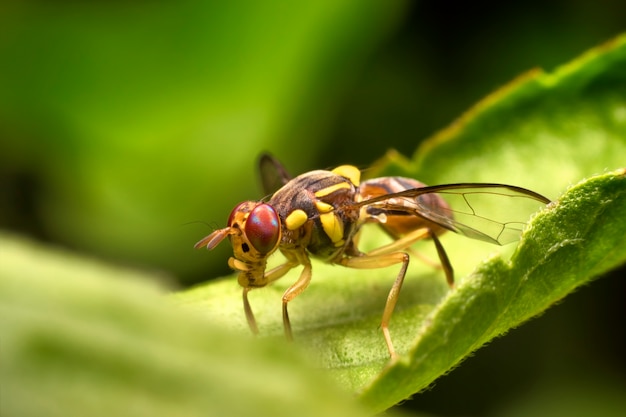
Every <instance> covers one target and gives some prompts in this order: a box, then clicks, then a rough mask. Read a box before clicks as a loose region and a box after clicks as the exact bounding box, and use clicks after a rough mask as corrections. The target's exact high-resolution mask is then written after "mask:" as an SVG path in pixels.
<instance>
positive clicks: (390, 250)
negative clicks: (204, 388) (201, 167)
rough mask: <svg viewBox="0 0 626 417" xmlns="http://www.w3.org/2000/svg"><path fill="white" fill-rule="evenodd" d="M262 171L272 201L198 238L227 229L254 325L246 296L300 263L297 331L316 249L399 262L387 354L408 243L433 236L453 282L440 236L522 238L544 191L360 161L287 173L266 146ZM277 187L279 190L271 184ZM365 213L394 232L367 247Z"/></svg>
mask: <svg viewBox="0 0 626 417" xmlns="http://www.w3.org/2000/svg"><path fill="white" fill-rule="evenodd" d="M259 167H260V172H261V179H262V183H263V188H264V190H265V192H266V193H268V194H271V197H269V199H267V201H263V200H261V201H244V202H242V203H240V204H238V205H237V206H236V207H235V208H234V209H233V210H232V212H231V213H230V216H229V218H228V225H227V226H226V227H225V228H223V229H219V230H216V231H214V232H213V233H211V234H210V235H208V236H206V237H205V238H204V239H202V240H200V241H199V242H198V243H197V244H196V245H195V247H196V248H200V247H206V248H208V249H213V248H214V247H216V246H217V245H218V244H219V243H220V242H221V241H222V240H224V239H225V238H226V237H228V238H229V240H230V242H231V244H232V247H233V256H232V257H231V258H230V259H229V260H228V265H229V266H230V267H231V268H232V269H234V270H235V271H238V272H239V276H238V282H239V284H240V285H241V286H242V287H243V307H244V311H245V315H246V319H247V321H248V325H249V327H250V329H251V330H252V332H253V333H254V334H257V333H258V327H257V324H256V320H255V317H254V313H253V312H252V308H251V306H250V302H249V300H248V293H249V292H250V290H252V289H254V288H259V287H264V286H266V285H268V284H270V283H272V282H273V281H276V280H277V279H279V278H281V277H282V276H284V275H285V274H286V273H287V272H288V271H289V270H291V269H292V268H295V267H297V266H302V272H301V273H300V276H299V278H298V279H297V281H296V282H295V283H294V284H293V285H291V286H290V287H289V288H288V289H287V290H286V291H285V293H284V294H283V297H282V317H283V327H284V331H285V335H286V337H287V338H288V339H292V330H291V322H290V320H289V312H288V308H287V306H288V304H289V302H290V301H292V300H293V299H294V298H296V297H297V296H298V295H299V294H301V293H302V292H303V291H304V290H305V289H306V287H307V286H308V285H309V282H310V281H311V275H312V269H311V261H310V258H311V257H313V258H319V259H321V260H323V261H325V262H328V263H331V264H338V265H343V266H345V267H348V268H356V269H372V268H384V267H388V266H392V265H400V271H399V272H398V274H397V275H396V279H395V281H394V283H393V285H392V287H391V290H390V292H389V295H388V297H387V302H386V304H385V308H384V310H383V316H382V320H381V329H382V332H383V336H384V339H385V342H386V344H387V349H388V350H389V355H390V356H391V357H392V358H394V357H395V356H396V351H395V349H394V347H393V343H392V340H391V336H390V334H389V322H390V320H391V316H392V313H393V311H394V308H395V306H396V303H397V301H398V296H399V293H400V289H401V288H402V283H403V281H404V277H405V275H406V271H407V267H408V265H409V249H410V247H411V246H412V245H413V244H414V243H416V242H417V241H419V240H422V239H430V240H432V241H433V243H434V245H435V248H436V249H437V254H438V257H439V260H440V262H441V266H442V268H443V271H444V273H445V275H446V279H447V282H448V284H449V285H450V286H451V287H452V286H453V284H454V276H453V268H452V265H451V263H450V260H449V259H448V256H447V254H446V251H445V250H444V247H443V245H442V244H441V242H440V241H439V236H440V235H441V234H442V233H444V232H446V231H453V232H456V233H459V234H462V235H465V236H467V237H470V238H473V239H479V240H483V241H487V242H490V243H494V244H500V245H502V244H506V243H509V242H512V241H514V240H516V239H518V238H519V235H520V233H521V231H522V228H523V227H524V224H525V222H526V220H527V219H528V218H529V217H530V215H531V213H533V212H535V211H536V210H537V209H538V208H539V207H540V206H541V205H542V204H547V203H549V202H550V200H549V199H547V198H546V197H544V196H542V195H540V194H537V193H535V192H534V191H530V190H527V189H524V188H520V187H516V186H512V185H504V184H488V183H458V184H445V185H435V186H426V185H425V184H422V183H421V182H419V181H417V180H414V179H411V178H403V177H381V178H374V179H369V180H366V181H363V182H361V181H360V171H359V170H358V169H357V168H356V167H354V166H351V165H342V166H340V167H338V168H335V169H333V170H330V171H326V170H316V171H310V172H307V173H304V174H302V175H299V176H297V177H295V178H291V176H290V175H289V174H288V172H287V171H286V170H285V168H283V166H282V165H281V164H280V163H279V162H278V161H277V160H276V159H274V158H273V157H272V156H270V155H267V154H265V155H262V156H261V158H260V164H259ZM272 193H273V194H272ZM369 223H374V224H377V225H378V226H379V227H381V228H382V229H383V230H384V231H385V232H386V233H387V234H388V235H389V236H390V237H391V238H392V241H391V243H387V244H384V245H382V246H380V247H379V248H377V249H374V250H372V251H369V252H362V251H360V250H359V248H358V234H359V231H360V230H361V228H362V227H363V226H364V225H366V224H369ZM276 250H279V251H280V252H281V253H282V254H283V255H284V257H285V258H286V260H285V262H284V263H283V264H281V265H279V266H277V267H275V268H273V269H270V270H269V271H268V270H266V266H267V259H268V257H269V256H270V255H272V254H273V253H274V252H275V251H276Z"/></svg>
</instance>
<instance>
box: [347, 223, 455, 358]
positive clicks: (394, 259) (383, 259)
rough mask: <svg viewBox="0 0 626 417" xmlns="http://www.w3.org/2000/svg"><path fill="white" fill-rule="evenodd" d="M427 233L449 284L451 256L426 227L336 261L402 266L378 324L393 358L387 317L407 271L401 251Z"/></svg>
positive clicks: (361, 266) (363, 265)
mask: <svg viewBox="0 0 626 417" xmlns="http://www.w3.org/2000/svg"><path fill="white" fill-rule="evenodd" d="M429 237H430V238H432V239H433V242H434V243H435V247H436V248H437V254H438V255H439V259H440V261H441V265H442V267H443V269H444V272H445V274H446V279H447V281H448V284H449V285H450V286H452V285H453V284H454V275H453V270H452V265H451V264H450V260H449V259H448V255H447V254H446V252H445V250H444V248H443V245H442V244H441V242H440V241H439V239H438V238H437V236H436V235H435V233H433V232H432V231H431V230H430V229H428V228H422V229H417V230H414V231H412V232H411V233H408V234H406V235H405V236H403V237H401V238H399V239H397V240H395V241H393V242H391V243H389V244H387V245H384V246H381V247H380V248H377V249H374V250H372V251H370V252H368V253H367V254H365V255H363V256H356V257H350V258H342V259H341V260H339V262H338V263H339V264H341V265H343V266H346V267H348V268H356V269H375V268H384V267H387V266H391V265H396V264H399V263H400V264H402V267H401V268H400V271H399V272H398V275H397V276H396V280H395V281H394V283H393V285H392V287H391V290H390V291H389V295H388V296H387V302H386V303H385V309H384V310H383V317H382V320H381V324H380V327H381V330H382V331H383V336H384V338H385V342H386V343H387V349H388V350H389V356H391V358H392V359H393V358H395V357H397V353H396V351H395V349H394V347H393V342H392V341H391V335H390V333H389V321H390V320H391V315H392V314H393V311H394V309H395V307H396V304H397V302H398V296H399V294H400V290H401V289H402V284H403V282H404V277H405V276H406V271H407V268H408V266H409V255H408V254H407V253H406V252H403V251H404V250H406V249H407V248H409V247H410V246H411V245H412V244H414V243H415V242H417V241H418V240H420V239H425V238H429Z"/></svg>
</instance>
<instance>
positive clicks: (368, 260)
mask: <svg viewBox="0 0 626 417" xmlns="http://www.w3.org/2000/svg"><path fill="white" fill-rule="evenodd" d="M339 264H341V265H343V266H346V267H348V268H356V269H377V268H384V267H386V266H391V265H396V264H402V267H401V268H400V271H399V272H398V276H397V277H396V280H395V281H394V283H393V286H392V287H391V290H390V291H389V295H388V296H387V302H386V303H385V310H384V311H383V318H382V320H381V323H380V327H381V329H382V331H383V336H384V338H385V342H386V343H387V349H388V350H389V356H391V358H392V359H393V358H396V357H397V356H398V354H397V353H396V350H395V349H394V347H393V342H392V341H391V335H390V334H389V321H390V320H391V315H392V314H393V310H394V309H395V308H396V304H397V302H398V295H399V294H400V289H401V288H402V283H403V282H404V277H405V276H406V270H407V268H408V266H409V255H408V254H407V253H405V252H392V253H382V254H374V255H371V254H367V255H363V256H358V257H354V258H343V259H341V260H340V261H339Z"/></svg>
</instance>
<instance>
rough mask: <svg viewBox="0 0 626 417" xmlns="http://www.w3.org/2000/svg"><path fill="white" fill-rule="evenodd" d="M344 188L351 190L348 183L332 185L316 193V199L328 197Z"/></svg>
mask: <svg viewBox="0 0 626 417" xmlns="http://www.w3.org/2000/svg"><path fill="white" fill-rule="evenodd" d="M344 188H347V189H350V188H351V187H350V184H348V183H347V182H340V183H339V184H335V185H331V186H329V187H326V188H322V189H321V190H319V191H317V192H316V193H315V197H318V198H322V197H326V196H327V195H328V194H332V193H334V192H335V191H337V190H342V189H344Z"/></svg>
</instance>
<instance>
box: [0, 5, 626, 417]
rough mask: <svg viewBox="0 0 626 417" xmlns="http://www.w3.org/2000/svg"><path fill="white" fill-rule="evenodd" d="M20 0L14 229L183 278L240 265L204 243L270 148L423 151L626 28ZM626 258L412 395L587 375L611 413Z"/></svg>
mask: <svg viewBox="0 0 626 417" xmlns="http://www.w3.org/2000/svg"><path fill="white" fill-rule="evenodd" d="M0 10H1V12H0V57H1V63H0V187H1V188H0V227H2V228H4V229H9V230H13V231H17V232H19V233H23V234H26V235H30V236H33V237H34V238H36V239H39V240H42V241H46V242H50V243H53V244H55V245H61V246H65V247H69V248H71V249H74V250H76V251H78V252H81V253H85V254H88V255H91V256H96V257H99V258H103V259H106V260H108V261H111V262H113V263H117V264H124V265H130V266H135V267H137V268H141V269H148V270H154V271H158V272H161V273H162V275H163V276H166V277H168V278H167V279H168V280H169V281H170V283H172V284H173V285H180V286H187V285H190V284H193V283H196V282H200V281H203V280H206V279H208V278H211V277H212V276H211V274H212V275H215V274H221V273H226V272H227V268H226V266H225V259H226V257H227V256H228V247H227V245H223V246H222V247H220V248H219V249H218V250H216V251H215V253H211V254H207V253H206V252H204V251H193V250H192V246H193V244H194V243H195V242H196V241H197V240H199V239H200V238H201V237H203V236H204V235H206V234H208V233H210V231H211V230H213V228H216V227H221V226H223V225H224V223H225V221H226V218H227V216H228V213H229V212H230V210H231V208H232V207H233V206H234V205H235V204H236V203H237V202H239V201H241V200H244V199H250V198H257V197H260V196H261V192H260V188H259V186H258V181H257V178H256V172H255V163H256V158H257V156H258V154H259V153H260V152H261V151H264V150H269V151H271V152H273V153H274V154H275V155H276V156H278V157H279V159H281V160H283V161H284V163H285V164H286V166H287V168H288V169H289V170H290V171H291V172H292V173H300V172H302V171H305V170H309V169H313V168H316V167H327V166H333V165H335V164H338V163H352V164H356V165H358V166H360V167H367V165H368V164H369V163H371V162H372V161H374V160H375V159H376V158H378V157H380V156H382V154H383V153H384V152H385V151H386V150H387V149H389V148H392V147H393V148H396V149H398V150H400V151H401V152H402V153H404V154H407V155H410V154H411V153H412V152H413V151H414V150H415V148H416V147H417V146H418V144H419V143H420V142H421V141H422V140H423V139H425V138H426V137H428V136H429V135H431V134H433V133H434V132H436V131H437V130H438V129H441V128H442V127H444V126H445V125H447V124H448V123H450V122H451V121H452V120H454V118H456V117H458V116H459V115H460V114H461V112H463V111H464V110H466V109H467V108H468V107H469V106H471V105H472V104H473V103H475V102H476V101H478V100H479V99H480V98H482V97H484V96H485V95H486V94H488V93H490V92H491V91H493V90H494V89H496V88H498V87H499V86H501V85H503V84H505V83H506V82H508V81H510V80H511V79H513V78H514V77H516V76H517V75H519V74H521V73H523V72H524V71H526V70H528V69H531V68H533V67H537V66H540V67H543V68H545V69H547V70H550V69H552V68H554V67H555V66H557V65H560V64H562V63H565V62H567V61H568V60H570V59H572V58H574V57H576V56H577V55H579V54H580V53H582V52H583V51H585V50H586V49H588V48H590V47H592V46H595V45H597V44H599V43H602V42H604V41H606V40H608V39H610V38H611V37H612V36H614V35H616V34H618V33H620V32H621V31H623V30H624V29H625V28H626V4H625V3H624V2H623V1H619V0H600V1H597V2H587V1H582V0H575V1H572V0H568V1H553V2H546V1H542V2H540V1H531V2H523V3H521V2H519V3H506V2H496V1H479V2H472V3H454V2H446V1H433V0H428V1H415V2H408V1H379V2H368V1H362V0H360V1H359V0H334V1H333V0H322V1H315V2H306V3H304V2H281V1H265V2H253V1H234V2H210V1H200V0H184V1H179V2H167V1H148V0H146V1H135V2H104V1H100V2H77V1H65V2H62V1H57V2H54V1H20V2H12V3H8V4H3V5H2V6H1V8H0ZM459 180H461V179H459ZM497 180H498V179H497V178H494V181H497ZM577 180H578V179H573V180H572V181H577ZM209 271H211V272H209ZM625 272H626V271H625V270H621V271H616V272H615V273H614V274H612V275H611V277H607V278H605V279H603V280H600V281H598V282H596V283H594V284H593V285H592V286H591V287H590V288H585V289H584V290H582V291H580V292H579V293H577V294H575V295H574V296H573V297H571V299H568V300H567V301H566V302H565V303H564V305H562V306H559V308H558V309H555V311H551V312H549V313H548V314H547V315H546V317H544V318H542V319H541V320H538V321H535V322H532V323H530V324H528V325H526V326H524V327H523V328H522V329H521V330H518V331H515V332H513V333H512V334H511V335H509V336H507V337H506V338H504V339H502V340H499V341H496V342H494V343H493V344H492V346H490V347H489V348H487V349H484V350H482V351H480V352H479V353H478V354H477V357H476V358H474V359H471V360H469V361H467V363H466V364H465V365H464V366H462V367H461V368H460V369H459V370H457V371H455V372H453V373H452V374H451V375H450V376H448V377H445V378H443V379H442V380H441V381H439V382H438V384H437V385H438V386H437V387H436V388H435V389H434V390H432V391H430V392H428V393H426V394H423V395H419V396H416V397H415V400H414V401H412V402H409V403H407V405H405V406H403V407H404V409H405V410H407V409H410V407H414V408H415V409H418V410H422V411H427V412H432V413H435V414H438V415H459V414H463V415H522V414H519V413H521V411H524V410H526V411H527V412H526V411H525V412H526V415H527V414H528V413H531V412H530V411H528V407H531V406H532V405H536V407H537V410H546V409H550V408H549V407H548V406H546V405H545V404H552V403H553V402H554V400H555V398H556V399H558V398H562V399H563V400H566V399H569V400H570V402H569V403H571V400H572V399H578V400H580V399H581V398H582V396H580V395H579V394H577V391H576V390H577V389H579V390H581V392H584V393H586V394H588V395H587V397H588V398H589V401H588V402H589V403H590V404H601V405H603V406H607V407H608V408H607V409H611V407H610V405H611V400H607V399H606V398H605V397H606V396H610V394H611V387H620V386H624V385H623V384H624V383H625V382H626V362H625V361H624V359H623V356H622V355H621V354H620V352H623V351H624V348H625V347H626V344H625V343H624V328H625V326H624V317H626V315H625V314H624V313H625V312H624V308H623V302H622V301H623V300H622V299H621V298H622V297H623V294H624V284H623V280H621V279H620V278H621V277H622V276H623V274H624V273H625ZM574 324H575V325H574ZM525 363H532V364H533V365H536V364H539V365H540V366H539V367H536V366H533V367H530V366H529V367H526V366H522V365H523V364H525ZM513 364H514V365H515V366H513ZM585 375H589V376H588V377H585ZM596 380H598V381H600V385H598V384H595V383H594V381H596ZM613 380H617V381H619V383H612V382H611V381H613ZM572 381H574V382H575V383H573V385H572V387H570V386H569V385H568V383H569V384H572ZM577 381H578V382H580V383H581V384H582V383H583V382H584V383H588V384H589V386H590V387H593V388H589V387H587V386H586V385H584V384H583V385H581V384H578V383H577ZM601 384H605V385H606V386H604V385H601ZM598 387H599V388H598ZM570 388H571V389H570ZM551 390H553V391H554V394H553V395H550V394H549V393H550V392H552V391H551ZM468 398H471V400H470V399H468ZM494 398H496V399H497V401H494ZM611 398H612V397H611ZM542 401H544V402H542ZM551 401H552V402H551ZM581 401H582V400H581ZM569 403H568V404H569ZM518 405H519V406H518ZM524 407H526V408H524ZM575 409H576V410H582V409H584V407H583V406H580V407H575ZM520 410H521V411H520ZM516 413H518V414H516ZM531 414H534V415H541V414H537V412H536V410H534V411H533V412H532V413H531ZM545 415H547V414H545ZM550 415H557V414H554V413H552V414H550ZM563 415H569V416H572V415H575V414H571V413H569V414H567V413H566V414H563ZM580 415H584V414H580ZM596 415H602V414H596Z"/></svg>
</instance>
